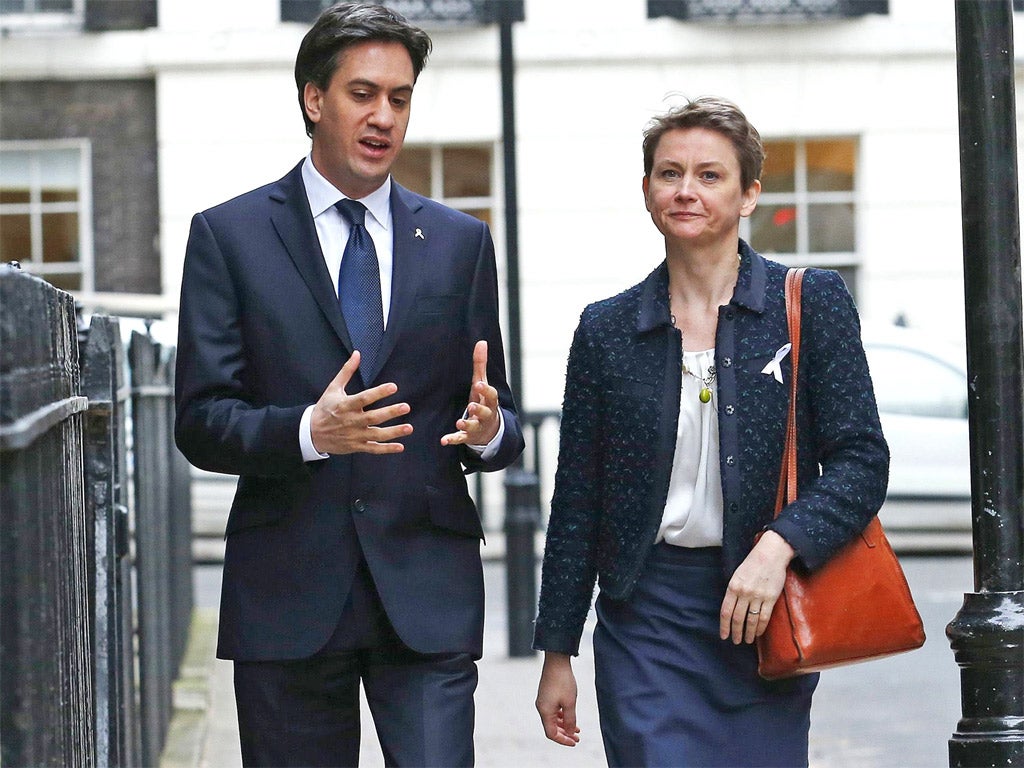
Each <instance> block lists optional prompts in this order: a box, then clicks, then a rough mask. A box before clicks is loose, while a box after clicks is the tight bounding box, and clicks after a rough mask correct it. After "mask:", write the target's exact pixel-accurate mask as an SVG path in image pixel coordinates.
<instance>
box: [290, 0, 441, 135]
mask: <svg viewBox="0 0 1024 768" xmlns="http://www.w3.org/2000/svg"><path fill="white" fill-rule="evenodd" d="M366 42H393V43H401V44H402V45H404V46H405V49H406V50H407V51H408V52H409V58H410V59H412V71H413V77H414V79H415V78H418V77H419V76H420V72H422V71H423V67H424V65H425V64H426V63H427V56H429V55H430V49H431V42H430V37H429V36H428V35H427V33H426V32H424V31H423V30H422V29H420V28H419V27H414V26H413V25H412V24H410V23H409V22H408V21H406V19H405V17H404V16H402V15H401V14H400V13H397V12H395V11H392V10H391V9H389V8H385V7H384V6H382V5H376V4H373V3H338V4H336V5H332V6H331V7H330V8H327V9H326V10H324V12H323V13H321V14H320V16H319V17H318V18H317V20H316V21H315V22H314V23H313V26H312V27H311V28H310V30H309V32H307V33H306V36H305V37H304V38H302V43H301V45H299V52H298V54H297V55H296V57H295V86H296V87H297V88H298V90H299V108H300V109H301V110H302V119H303V120H304V121H305V123H306V135H307V136H310V137H312V135H313V122H312V121H311V120H310V119H309V115H307V114H306V104H305V99H304V98H303V93H304V91H305V90H306V83H312V84H313V85H315V86H316V87H317V88H320V89H322V90H327V87H328V86H329V85H330V83H331V77H332V76H333V75H334V71H335V70H336V69H337V68H338V57H339V55H340V54H341V53H342V52H343V51H344V50H345V49H346V48H350V47H351V46H353V45H358V44H359V43H366Z"/></svg>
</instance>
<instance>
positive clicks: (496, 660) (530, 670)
mask: <svg viewBox="0 0 1024 768" xmlns="http://www.w3.org/2000/svg"><path fill="white" fill-rule="evenodd" d="M503 544H504V542H503V541H502V537H501V535H500V534H490V535H489V537H488V544H487V545H486V546H485V547H484V548H483V550H482V553H483V555H484V572H485V587H486V594H487V613H486V622H485V635H484V658H483V659H482V660H481V661H480V664H479V669H480V683H479V687H478V689H477V694H476V702H477V724H476V750H477V765H479V766H481V767H482V768H487V767H489V766H493V767H495V768H501V767H503V766H516V767H517V768H519V767H522V766H543V765H546V764H549V763H550V764H557V765H559V766H566V767H567V768H571V767H572V766H601V765H604V764H605V760H604V753H603V750H602V747H601V738H600V731H599V728H598V717H597V706H596V702H595V699H594V692H593V691H594V686H593V658H592V654H591V643H590V637H589V635H590V634H591V632H592V630H593V622H594V619H593V615H591V620H590V623H589V624H588V625H587V629H586V630H585V635H584V639H583V643H582V646H581V654H580V657H579V658H578V659H577V660H576V662H575V664H574V667H575V670H576V675H577V679H578V683H579V691H580V694H579V702H578V718H579V723H580V726H581V728H582V733H581V737H582V738H581V741H580V743H579V745H578V746H576V747H574V748H571V749H570V748H565V747H560V746H558V745H555V744H553V743H551V742H548V741H547V740H545V739H544V737H543V734H542V732H541V729H540V725H539V721H538V719H537V715H536V712H535V710H534V707H533V700H534V696H535V694H536V685H537V680H538V679H539V676H540V668H541V661H542V659H541V657H540V655H536V656H530V657H527V658H510V657H509V655H508V651H507V648H508V644H507V638H508V623H507V621H508V619H507V612H506V608H505V589H506V586H505V570H504V562H503V560H502V558H503V555H504V546H503ZM536 551H537V552H538V554H539V553H540V552H541V547H540V546H539V545H538V547H537V550H536ZM903 561H904V568H905V570H906V572H907V578H908V580H909V581H910V584H911V588H912V590H913V592H914V595H915V597H916V599H917V602H918V607H919V609H920V611H921V614H922V617H923V619H924V621H925V627H926V631H927V633H928V638H929V639H928V641H927V643H926V644H925V647H924V648H922V649H920V650H918V651H915V652H913V653H909V654H903V655H901V656H896V657H892V658H890V659H884V660H881V661H875V662H871V663H868V664H861V665H856V666H853V667H847V668H844V669H839V670H833V671H831V672H827V673H825V674H824V675H823V676H822V682H821V684H820V685H819V687H818V692H817V693H816V695H815V704H814V708H813V710H812V727H811V750H810V752H811V768H854V767H856V768H918V767H920V768H930V767H931V766H943V765H948V756H947V751H946V750H947V747H946V743H947V740H948V738H949V736H950V735H951V733H952V731H953V729H954V728H955V727H956V723H957V720H958V719H959V717H960V698H959V697H960V691H959V672H958V669H957V667H956V664H955V662H954V660H953V657H952V652H951V651H950V648H949V645H948V642H947V641H946V639H945V636H944V630H945V626H946V624H947V623H948V622H949V621H951V620H952V619H953V617H954V616H955V615H956V611H957V610H958V609H959V607H960V605H961V604H962V600H963V592H965V591H971V590H972V589H973V572H972V564H971V560H970V557H968V556H964V555H955V556H941V557H919V556H906V557H904V558H903ZM195 585H196V611H195V616H194V620H193V625H192V634H191V639H190V645H189V649H188V653H187V656H186V661H185V664H184V665H183V670H182V673H181V677H180V679H179V681H178V682H177V684H176V688H175V714H174V718H173V721H172V724H171V728H170V732H169V737H168V742H167V747H166V749H165V753H164V756H163V760H162V762H161V768H237V767H240V766H241V758H240V755H239V750H238V725H237V720H236V717H235V709H234V695H233V690H232V681H231V664H230V662H227V661H220V660H216V659H214V648H215V635H216V624H217V615H216V605H217V602H218V599H219V591H220V567H219V565H216V564H206V565H197V566H196V568H195ZM363 713H364V717H363V739H362V746H361V759H360V764H361V765H365V766H380V765H383V758H382V756H381V753H380V749H379V746H378V743H377V738H376V735H375V733H374V731H373V724H372V720H371V719H370V717H369V714H368V710H367V709H366V706H365V702H364V705H363Z"/></svg>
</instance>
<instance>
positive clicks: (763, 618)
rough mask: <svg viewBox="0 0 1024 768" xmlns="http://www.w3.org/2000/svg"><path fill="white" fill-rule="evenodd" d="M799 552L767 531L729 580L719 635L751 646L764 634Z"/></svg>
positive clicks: (720, 616)
mask: <svg viewBox="0 0 1024 768" xmlns="http://www.w3.org/2000/svg"><path fill="white" fill-rule="evenodd" d="M795 556H796V552H795V551H794V550H793V548H792V547H791V546H790V545H789V542H787V541H786V540H785V539H784V538H782V537H781V536H780V535H779V534H777V533H775V531H765V533H764V535H762V536H761V538H760V540H759V541H758V542H757V544H755V545H754V548H753V549H752V550H751V551H750V554H749V555H747V557H746V559H745V560H744V561H743V562H742V563H740V566H739V568H737V569H736V571H735V572H734V573H733V575H732V578H731V579H729V587H728V589H727V590H726V592H725V599H724V600H723V601H722V611H721V613H720V614H719V621H720V626H719V635H720V636H721V638H722V639H723V640H725V639H727V638H729V637H730V636H731V637H732V641H733V643H735V644H736V645H739V644H740V643H752V642H754V639H755V638H757V637H760V636H761V635H763V634H764V631H765V629H767V628H768V620H769V619H770V618H771V617H772V609H773V608H774V607H775V602H776V601H777V600H778V599H779V595H780V594H782V587H783V585H784V584H785V583H786V568H787V567H788V566H789V563H790V561H791V560H792V559H793V558H794V557H795Z"/></svg>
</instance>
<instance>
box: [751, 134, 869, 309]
mask: <svg viewBox="0 0 1024 768" xmlns="http://www.w3.org/2000/svg"><path fill="white" fill-rule="evenodd" d="M764 148H765V153H766V155H767V157H766V158H765V163H764V169H763V170H762V172H761V197H760V198H759V200H758V203H757V208H756V209H755V210H754V213H753V214H752V215H751V216H750V217H749V218H747V219H744V220H743V222H742V224H741V234H742V236H743V237H744V239H746V240H747V241H748V242H749V243H750V244H751V246H753V248H754V249H755V250H757V251H760V252H761V253H763V254H765V255H770V256H772V257H773V258H776V259H779V260H781V261H789V262H792V263H799V264H801V265H814V266H820V267H828V268H831V269H838V270H839V271H840V272H841V273H842V274H843V277H844V278H845V279H846V281H847V285H848V286H849V287H850V290H851V291H853V288H854V285H853V278H854V269H855V267H856V265H857V261H858V259H857V242H856V234H857V232H856V229H857V228H856V213H857V204H856V183H855V182H856V166H857V141H856V139H852V138H832V139H798V140H775V141H765V143H764Z"/></svg>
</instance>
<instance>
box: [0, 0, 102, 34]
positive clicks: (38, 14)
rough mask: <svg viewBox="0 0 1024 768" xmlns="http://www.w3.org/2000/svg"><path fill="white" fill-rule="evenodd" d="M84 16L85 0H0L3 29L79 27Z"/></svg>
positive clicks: (0, 24)
mask: <svg viewBox="0 0 1024 768" xmlns="http://www.w3.org/2000/svg"><path fill="white" fill-rule="evenodd" d="M84 16H85V0H0V27H2V28H4V29H18V30H26V31H32V30H51V29H67V28H71V29H80V28H81V27H82V20H83V18H84Z"/></svg>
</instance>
